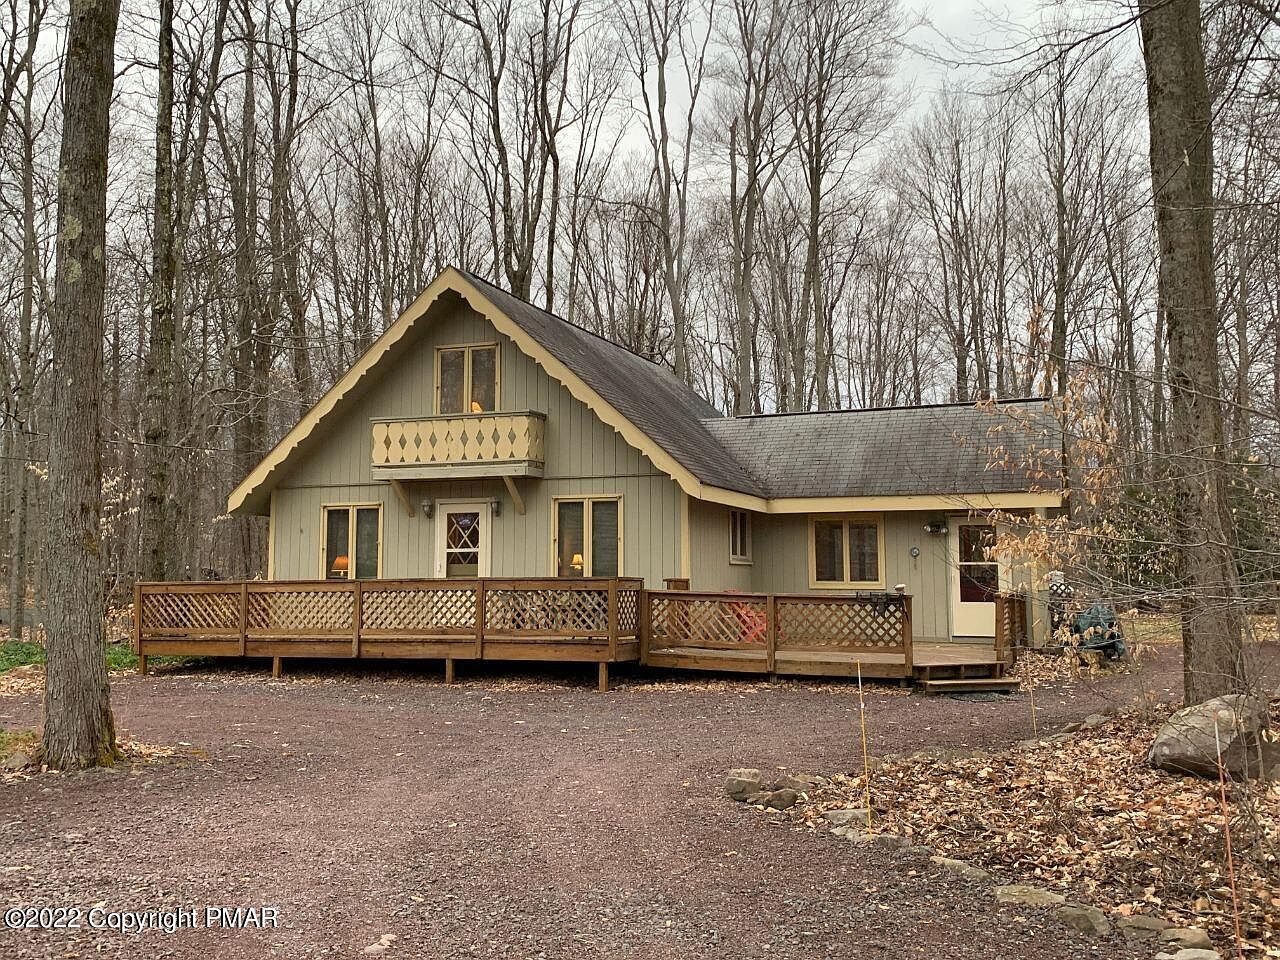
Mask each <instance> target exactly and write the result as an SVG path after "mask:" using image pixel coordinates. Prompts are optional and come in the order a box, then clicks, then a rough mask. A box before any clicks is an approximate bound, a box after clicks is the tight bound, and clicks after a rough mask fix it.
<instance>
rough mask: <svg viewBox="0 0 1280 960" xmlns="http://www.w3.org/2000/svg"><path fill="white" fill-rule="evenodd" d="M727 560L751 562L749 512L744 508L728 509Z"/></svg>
mask: <svg viewBox="0 0 1280 960" xmlns="http://www.w3.org/2000/svg"><path fill="white" fill-rule="evenodd" d="M729 562H730V563H750V562H751V514H750V513H748V512H747V511H746V510H730V511H729Z"/></svg>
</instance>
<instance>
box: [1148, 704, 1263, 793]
mask: <svg viewBox="0 0 1280 960" xmlns="http://www.w3.org/2000/svg"><path fill="white" fill-rule="evenodd" d="M1266 728H1267V705H1266V703H1265V702H1264V701H1262V700H1261V699H1259V698H1257V697H1250V696H1246V695H1245V694H1242V693H1233V694H1229V695H1227V696H1225V697H1214V698H1213V699H1212V700H1206V701H1205V702H1204V703H1197V704H1194V705H1192V706H1190V707H1184V708H1183V709H1181V710H1179V711H1178V712H1177V713H1175V714H1174V715H1173V716H1171V717H1170V718H1169V719H1168V720H1166V721H1165V722H1164V725H1163V726H1161V727H1160V729H1159V731H1158V732H1157V733H1156V737H1155V740H1154V741H1152V744H1151V752H1150V753H1149V754H1147V762H1148V763H1150V764H1151V766H1153V767H1156V768H1157V769H1159V770H1167V771H1169V772H1170V773H1180V774H1192V775H1194V776H1198V777H1210V778H1214V777H1217V775H1218V746H1219V745H1221V748H1222V765H1223V767H1224V768H1225V770H1226V771H1227V773H1228V774H1230V775H1231V776H1232V777H1233V778H1235V779H1240V778H1244V777H1256V776H1260V775H1262V774H1263V773H1265V772H1267V771H1268V770H1270V769H1271V768H1272V767H1274V766H1275V765H1276V764H1277V762H1280V757H1278V756H1277V754H1280V748H1277V745H1276V744H1273V743H1269V742H1267V741H1266V740H1264V739H1263V736H1262V735H1263V732H1264V731H1265V730H1266Z"/></svg>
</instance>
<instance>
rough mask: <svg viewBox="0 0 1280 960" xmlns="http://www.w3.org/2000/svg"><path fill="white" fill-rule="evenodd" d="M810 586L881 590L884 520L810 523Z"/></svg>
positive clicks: (865, 518) (841, 519)
mask: <svg viewBox="0 0 1280 960" xmlns="http://www.w3.org/2000/svg"><path fill="white" fill-rule="evenodd" d="M809 558H810V561H809V585H810V586H813V587H882V586H884V518H883V517H882V516H879V515H867V514H850V515H847V516H834V517H812V518H810V520H809Z"/></svg>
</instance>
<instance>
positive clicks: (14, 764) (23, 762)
mask: <svg viewBox="0 0 1280 960" xmlns="http://www.w3.org/2000/svg"><path fill="white" fill-rule="evenodd" d="M30 763H31V758H30V757H29V756H27V755H26V754H25V753H23V752H22V751H18V752H17V753H11V754H9V756H7V757H5V760H4V764H3V769H5V770H9V771H13V770H21V769H22V768H23V767H26V766H29V765H30Z"/></svg>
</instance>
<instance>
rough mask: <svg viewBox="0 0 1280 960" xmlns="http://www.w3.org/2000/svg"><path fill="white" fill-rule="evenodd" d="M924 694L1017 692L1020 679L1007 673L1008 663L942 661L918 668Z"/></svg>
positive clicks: (917, 677)
mask: <svg viewBox="0 0 1280 960" xmlns="http://www.w3.org/2000/svg"><path fill="white" fill-rule="evenodd" d="M915 673H916V677H915V679H916V682H917V683H918V684H919V686H920V692H921V693H1013V692H1014V691H1016V690H1017V689H1018V678H1017V677H1010V676H1007V675H1006V673H1005V664H1004V663H1002V662H999V661H996V662H986V663H938V664H925V665H920V666H917V667H916V671H915Z"/></svg>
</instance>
